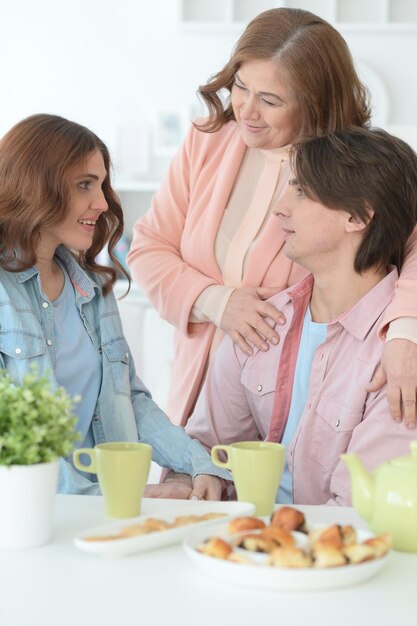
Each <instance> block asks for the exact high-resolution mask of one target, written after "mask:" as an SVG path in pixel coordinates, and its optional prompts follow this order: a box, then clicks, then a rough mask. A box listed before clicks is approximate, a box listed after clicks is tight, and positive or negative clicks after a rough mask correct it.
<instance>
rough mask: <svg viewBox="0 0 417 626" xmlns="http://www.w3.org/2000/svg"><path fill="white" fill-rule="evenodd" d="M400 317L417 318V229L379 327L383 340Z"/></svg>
mask: <svg viewBox="0 0 417 626" xmlns="http://www.w3.org/2000/svg"><path fill="white" fill-rule="evenodd" d="M398 317H417V227H416V228H415V229H414V231H413V232H412V234H411V236H410V238H409V240H408V242H407V250H406V258H405V261H404V265H403V267H402V269H401V274H400V276H399V278H398V281H397V283H396V285H395V294H394V298H393V300H392V302H391V304H390V305H389V306H388V308H387V310H386V311H385V315H384V319H383V321H382V324H381V326H380V327H379V334H380V336H381V338H382V339H384V338H385V335H386V332H387V327H388V325H389V323H390V322H392V321H393V320H395V319H397V318H398Z"/></svg>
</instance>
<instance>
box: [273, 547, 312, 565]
mask: <svg viewBox="0 0 417 626" xmlns="http://www.w3.org/2000/svg"><path fill="white" fill-rule="evenodd" d="M268 564H269V565H272V566H273V567H291V568H305V567H311V557H310V555H309V554H307V553H306V552H304V550H301V548H296V547H294V546H292V547H289V548H277V549H276V550H274V551H273V552H271V554H270V555H269V562H268Z"/></svg>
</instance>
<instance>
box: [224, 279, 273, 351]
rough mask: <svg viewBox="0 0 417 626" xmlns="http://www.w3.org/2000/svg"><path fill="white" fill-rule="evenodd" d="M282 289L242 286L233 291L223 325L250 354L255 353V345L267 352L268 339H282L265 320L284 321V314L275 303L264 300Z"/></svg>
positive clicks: (271, 340)
mask: <svg viewBox="0 0 417 626" xmlns="http://www.w3.org/2000/svg"><path fill="white" fill-rule="evenodd" d="M279 291H280V290H279V289H277V288H275V287H256V288H253V287H241V288H238V289H235V290H234V291H233V293H232V294H231V296H230V298H229V300H228V302H227V305H226V308H225V310H224V313H223V316H222V319H221V322H220V328H221V329H222V330H224V332H225V333H227V334H228V335H229V336H230V337H231V339H232V340H233V343H235V344H236V345H238V346H239V347H240V348H241V349H242V350H243V352H245V354H247V355H248V356H251V354H252V353H253V350H252V346H255V347H257V348H259V350H262V351H264V352H266V351H267V350H268V342H270V343H273V344H277V343H278V342H279V335H278V333H277V332H276V331H275V330H274V329H273V328H271V326H270V324H268V322H267V321H266V319H267V318H269V319H270V320H272V321H273V322H274V324H275V323H278V324H283V323H284V322H285V317H284V315H283V314H282V313H281V311H278V309H276V308H275V307H274V305H273V304H271V303H270V302H265V300H266V299H267V298H270V297H271V296H273V295H274V294H276V293H278V292H279Z"/></svg>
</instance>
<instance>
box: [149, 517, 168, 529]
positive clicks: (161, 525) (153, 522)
mask: <svg viewBox="0 0 417 626" xmlns="http://www.w3.org/2000/svg"><path fill="white" fill-rule="evenodd" d="M143 526H144V527H145V528H149V530H166V529H167V528H171V527H172V524H169V523H168V522H165V521H164V520H161V519H157V518H156V517H148V518H147V519H145V521H144V522H143Z"/></svg>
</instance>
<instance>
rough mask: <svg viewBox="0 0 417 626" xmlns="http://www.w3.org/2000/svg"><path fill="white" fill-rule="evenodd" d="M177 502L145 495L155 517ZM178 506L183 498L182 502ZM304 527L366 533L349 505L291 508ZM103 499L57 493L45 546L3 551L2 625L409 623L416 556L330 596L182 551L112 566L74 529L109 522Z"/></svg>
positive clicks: (416, 595) (414, 606) (415, 592)
mask: <svg viewBox="0 0 417 626" xmlns="http://www.w3.org/2000/svg"><path fill="white" fill-rule="evenodd" d="M178 503H179V501H178V500H175V501H173V500H150V499H145V500H144V502H143V506H142V513H151V514H155V515H157V514H158V513H160V512H161V511H163V510H165V509H166V508H167V507H172V506H175V507H177V506H178ZM181 504H183V501H181ZM298 508H300V509H302V510H304V512H305V513H306V515H307V519H308V521H309V522H310V523H316V522H321V521H323V518H324V516H325V519H326V521H329V522H341V523H353V524H355V525H356V526H357V527H364V528H365V527H366V526H365V525H364V523H363V522H362V521H361V520H360V519H359V518H358V517H357V516H356V514H355V513H354V511H353V510H352V509H350V508H337V507H311V506H310V507H298ZM106 522H108V520H107V519H106V518H105V515H104V512H103V502H102V499H101V498H100V497H92V496H58V497H57V502H56V507H55V520H54V532H53V538H52V542H51V543H50V544H48V545H47V546H45V547H42V548H37V549H33V550H25V551H13V552H12V551H3V552H0V625H1V626H52V625H53V626H69V625H70V624H71V625H72V626H75V625H76V624H77V625H78V626H87V625H90V624H91V626H93V625H94V626H95V625H97V626H148V625H149V626H177V625H178V626H225V625H226V624H227V625H228V626H249V625H250V626H269V625H270V624H277V625H278V626H293V625H294V626H301V625H303V626H304V625H306V626H316V625H317V626H318V625H320V626H327V625H328V624H329V625H330V624H332V625H334V626H352V625H353V624H355V625H357V626H362V625H369V626H373V625H374V624H377V626H397V625H398V626H409V625H410V626H411V625H414V624H416V623H417V555H412V554H403V553H399V552H395V553H394V554H393V555H392V558H391V560H390V562H389V563H388V564H387V566H386V567H385V568H384V569H383V570H382V571H381V572H380V573H379V574H378V575H377V577H375V578H374V579H372V580H370V581H368V582H366V583H363V584H362V585H360V586H353V587H347V588H345V589H342V590H336V591H320V592H309V593H306V592H291V593H278V592H271V591H250V590H247V589H243V588H239V587H234V586H232V585H230V586H225V585H221V584H220V583H217V582H216V581H214V580H211V579H210V578H207V577H206V576H204V575H203V574H202V573H200V571H199V570H198V569H196V567H195V566H194V565H193V564H192V563H191V562H190V561H189V560H188V558H187V556H186V555H185V554H184V553H183V551H182V548H181V546H174V547H170V548H165V549H161V550H159V551H155V552H149V553H144V554H138V555H136V556H132V557H129V558H124V559H117V560H110V559H104V558H102V557H97V556H94V555H90V554H87V553H84V552H81V551H79V550H78V549H77V548H76V547H75V546H74V545H73V543H72V537H73V535H74V534H75V533H77V532H79V531H81V530H85V529H88V528H92V527H94V526H97V525H100V524H102V523H106Z"/></svg>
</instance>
